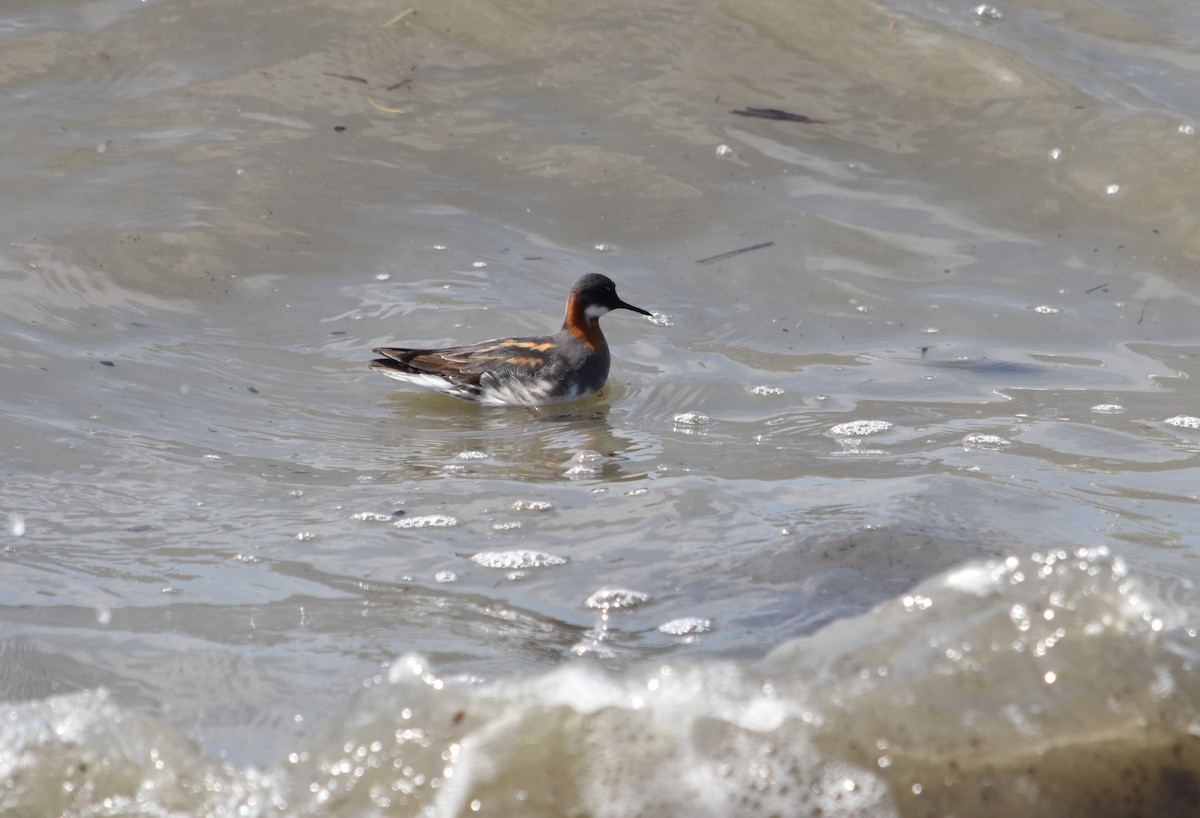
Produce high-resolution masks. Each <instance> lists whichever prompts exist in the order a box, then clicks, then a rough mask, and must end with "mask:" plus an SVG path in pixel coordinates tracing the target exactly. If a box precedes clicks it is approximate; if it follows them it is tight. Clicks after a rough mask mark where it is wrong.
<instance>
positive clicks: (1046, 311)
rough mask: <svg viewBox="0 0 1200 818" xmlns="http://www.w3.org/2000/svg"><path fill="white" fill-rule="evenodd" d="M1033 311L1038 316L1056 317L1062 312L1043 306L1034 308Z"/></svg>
mask: <svg viewBox="0 0 1200 818" xmlns="http://www.w3.org/2000/svg"><path fill="white" fill-rule="evenodd" d="M1033 311H1034V312H1036V313H1037V314H1038V315H1058V314H1059V313H1061V312H1062V310H1060V309H1059V308H1058V307H1048V306H1046V305H1045V304H1041V305H1039V306H1036V307H1034V308H1033Z"/></svg>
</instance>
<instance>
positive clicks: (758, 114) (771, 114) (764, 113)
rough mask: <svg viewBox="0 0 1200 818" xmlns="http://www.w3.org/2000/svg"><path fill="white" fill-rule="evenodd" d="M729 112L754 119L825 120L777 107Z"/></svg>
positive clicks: (817, 122)
mask: <svg viewBox="0 0 1200 818" xmlns="http://www.w3.org/2000/svg"><path fill="white" fill-rule="evenodd" d="M729 113H731V114H737V115H738V116H750V117H755V118H756V119H773V120H775V121H777V122H807V123H809V124H810V125H824V124H825V120H823V119H813V118H812V117H811V116H805V115H804V114H793V113H789V112H788V111H781V110H779V109H778V108H743V109H742V110H740V111H730V112H729Z"/></svg>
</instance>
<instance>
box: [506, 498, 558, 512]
mask: <svg viewBox="0 0 1200 818" xmlns="http://www.w3.org/2000/svg"><path fill="white" fill-rule="evenodd" d="M512 508H513V511H549V510H550V509H552V508H554V503H551V502H548V501H546V500H517V501H515V502H514V503H513V504H512Z"/></svg>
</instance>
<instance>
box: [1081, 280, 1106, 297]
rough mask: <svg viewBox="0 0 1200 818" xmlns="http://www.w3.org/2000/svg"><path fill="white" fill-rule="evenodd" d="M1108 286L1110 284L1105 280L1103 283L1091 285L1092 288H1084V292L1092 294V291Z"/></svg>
mask: <svg viewBox="0 0 1200 818" xmlns="http://www.w3.org/2000/svg"><path fill="white" fill-rule="evenodd" d="M1107 286H1108V282H1107V281H1105V282H1104V283H1103V284H1097V285H1096V286H1095V287H1090V288H1088V289H1086V290H1084V291H1083V294H1084V295H1091V294H1092V293H1094V292H1096V290H1103V289H1104V288H1105V287H1107Z"/></svg>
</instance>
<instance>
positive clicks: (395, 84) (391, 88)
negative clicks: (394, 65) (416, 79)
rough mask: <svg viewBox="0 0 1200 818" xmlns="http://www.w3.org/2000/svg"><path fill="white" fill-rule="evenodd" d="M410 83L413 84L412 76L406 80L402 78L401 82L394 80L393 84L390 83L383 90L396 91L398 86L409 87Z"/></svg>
mask: <svg viewBox="0 0 1200 818" xmlns="http://www.w3.org/2000/svg"><path fill="white" fill-rule="evenodd" d="M410 85H412V79H411V78H410V79H406V80H400V81H399V82H393V83H392V84H391V85H389V86H388V87H387V88H384V89H383V90H385V91H395V90H396V89H397V88H407V87H408V86H410Z"/></svg>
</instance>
